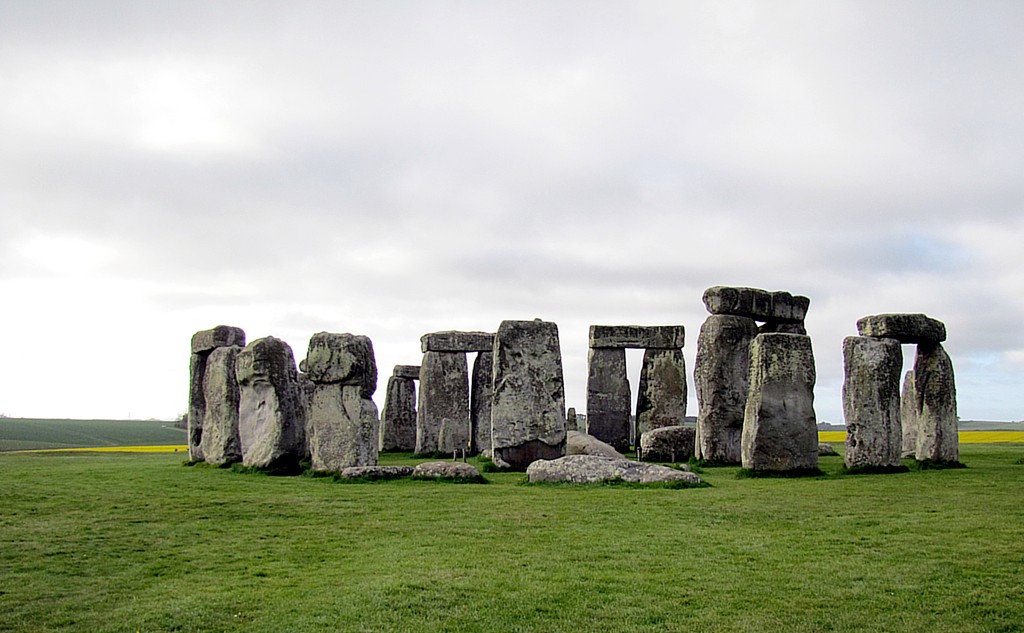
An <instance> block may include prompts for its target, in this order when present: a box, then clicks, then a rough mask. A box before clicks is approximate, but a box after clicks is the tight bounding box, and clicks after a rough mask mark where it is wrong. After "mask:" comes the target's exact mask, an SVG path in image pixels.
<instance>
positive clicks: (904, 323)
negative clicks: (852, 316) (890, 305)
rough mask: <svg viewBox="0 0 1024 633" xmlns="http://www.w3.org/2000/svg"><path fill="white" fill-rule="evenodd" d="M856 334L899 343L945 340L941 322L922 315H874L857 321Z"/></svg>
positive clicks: (939, 341) (943, 326)
mask: <svg viewBox="0 0 1024 633" xmlns="http://www.w3.org/2000/svg"><path fill="white" fill-rule="evenodd" d="M857 333H858V334H860V335H861V336H867V337H870V338H894V339H896V340H897V341H899V342H900V343H908V344H918V343H941V342H942V341H945V340H946V326H945V324H944V323H943V322H942V321H939V320H936V319H933V318H931V317H929V316H927V315H924V314H874V315H871V316H866V317H863V318H861V319H858V320H857Z"/></svg>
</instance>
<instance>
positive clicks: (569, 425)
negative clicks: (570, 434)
mask: <svg viewBox="0 0 1024 633" xmlns="http://www.w3.org/2000/svg"><path fill="white" fill-rule="evenodd" d="M579 424H580V422H579V418H578V417H577V416H576V408H575V407H569V408H568V409H566V411H565V430H566V431H579V430H580V429H579Z"/></svg>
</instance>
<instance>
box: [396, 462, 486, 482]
mask: <svg viewBox="0 0 1024 633" xmlns="http://www.w3.org/2000/svg"><path fill="white" fill-rule="evenodd" d="M412 476H413V477H437V478H439V479H441V478H444V479H448V478H450V479H470V480H479V479H483V478H482V477H481V476H480V471H478V470H477V469H476V468H475V467H473V466H472V465H471V464H467V463H465V462H424V463H422V464H419V465H417V466H416V468H414V469H413V471H412Z"/></svg>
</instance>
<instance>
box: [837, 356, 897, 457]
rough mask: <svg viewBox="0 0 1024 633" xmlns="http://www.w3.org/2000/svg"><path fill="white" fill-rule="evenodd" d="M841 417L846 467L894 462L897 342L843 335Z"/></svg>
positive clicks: (895, 452)
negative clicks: (842, 419)
mask: <svg viewBox="0 0 1024 633" xmlns="http://www.w3.org/2000/svg"><path fill="white" fill-rule="evenodd" d="M843 367H844V376H845V380H844V382H843V416H844V417H845V418H846V467H847V468H858V467H865V466H868V467H882V468H888V467H896V466H899V465H900V453H901V447H902V434H901V430H900V373H901V372H902V371H903V350H902V348H901V347H900V343H899V341H895V340H892V339H874V338H867V337H863V336H848V337H846V339H844V340H843Z"/></svg>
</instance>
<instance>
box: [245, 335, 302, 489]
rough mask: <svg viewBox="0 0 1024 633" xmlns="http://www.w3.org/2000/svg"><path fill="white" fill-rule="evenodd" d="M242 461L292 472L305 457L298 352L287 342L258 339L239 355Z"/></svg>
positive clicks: (258, 466)
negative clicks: (297, 368) (296, 366)
mask: <svg viewBox="0 0 1024 633" xmlns="http://www.w3.org/2000/svg"><path fill="white" fill-rule="evenodd" d="M235 377H236V378H237V380H238V389H239V405H238V436H239V440H240V441H241V444H242V463H243V464H245V465H246V466H251V467H254V468H263V469H269V470H278V471H284V472H289V471H291V472H294V471H297V470H298V469H299V462H300V461H301V460H302V459H303V458H304V457H305V455H306V439H305V428H306V424H305V422H306V421H305V419H304V417H303V416H304V408H303V406H302V403H301V397H302V396H301V394H300V390H299V383H298V372H297V371H296V368H295V356H294V355H292V349H291V347H289V346H288V344H287V343H285V342H284V341H282V340H280V339H277V338H274V337H272V336H268V337H265V338H261V339H256V340H255V341H253V342H252V343H249V344H248V345H246V346H245V348H244V349H243V350H242V351H240V352H239V353H238V356H237V358H236V359H235Z"/></svg>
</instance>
